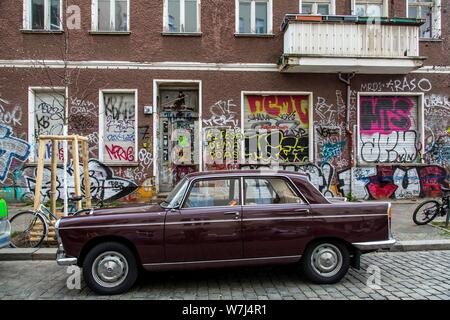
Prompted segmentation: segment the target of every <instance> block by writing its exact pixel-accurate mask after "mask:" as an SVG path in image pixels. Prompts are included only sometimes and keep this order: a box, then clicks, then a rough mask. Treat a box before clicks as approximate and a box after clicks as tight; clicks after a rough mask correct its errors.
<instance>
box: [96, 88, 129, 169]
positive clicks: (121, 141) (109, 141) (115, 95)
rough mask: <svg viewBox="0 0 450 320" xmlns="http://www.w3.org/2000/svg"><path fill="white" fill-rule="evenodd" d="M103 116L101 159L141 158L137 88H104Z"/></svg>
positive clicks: (116, 161) (111, 161)
mask: <svg viewBox="0 0 450 320" xmlns="http://www.w3.org/2000/svg"><path fill="white" fill-rule="evenodd" d="M99 119H100V125H99V128H100V130H99V131H100V132H99V137H100V145H101V147H100V149H99V150H100V153H99V154H100V160H101V161H104V162H106V163H108V164H125V165H126V164H130V163H135V162H137V90H124V91H102V92H101V94H100V117H99Z"/></svg>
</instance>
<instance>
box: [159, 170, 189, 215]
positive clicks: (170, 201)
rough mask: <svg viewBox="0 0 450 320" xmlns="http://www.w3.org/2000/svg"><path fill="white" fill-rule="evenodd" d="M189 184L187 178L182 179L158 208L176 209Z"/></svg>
mask: <svg viewBox="0 0 450 320" xmlns="http://www.w3.org/2000/svg"><path fill="white" fill-rule="evenodd" d="M188 184H189V180H188V179H187V178H183V179H181V180H180V182H178V184H177V185H176V186H175V188H174V189H173V190H172V192H170V193H169V195H168V196H167V198H166V200H164V201H163V202H161V203H160V206H161V207H163V208H169V209H172V208H176V207H178V206H179V205H180V204H181V201H182V200H183V195H184V193H185V191H186V188H187V186H188Z"/></svg>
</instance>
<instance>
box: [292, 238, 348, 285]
mask: <svg viewBox="0 0 450 320" xmlns="http://www.w3.org/2000/svg"><path fill="white" fill-rule="evenodd" d="M301 267H302V270H303V273H304V274H305V276H306V277H307V278H308V279H309V280H311V281H312V282H314V283H318V284H332V283H336V282H339V281H340V280H341V279H342V278H343V277H344V276H345V275H346V274H347V271H348V269H349V267H350V254H349V251H348V249H347V247H346V246H345V245H344V244H342V243H340V242H338V241H319V242H315V243H313V244H311V245H309V246H308V247H307V248H306V250H305V252H304V255H303V257H302V260H301Z"/></svg>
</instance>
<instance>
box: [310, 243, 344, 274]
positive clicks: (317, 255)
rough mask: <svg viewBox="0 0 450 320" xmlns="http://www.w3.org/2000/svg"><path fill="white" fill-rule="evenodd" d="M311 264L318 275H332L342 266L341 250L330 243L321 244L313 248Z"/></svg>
mask: <svg viewBox="0 0 450 320" xmlns="http://www.w3.org/2000/svg"><path fill="white" fill-rule="evenodd" d="M311 265H312V267H313V268H314V270H315V271H316V272H318V273H319V274H320V275H322V276H324V277H332V276H334V275H335V274H336V273H338V272H339V270H340V269H341V267H342V254H341V251H340V250H339V249H338V248H337V247H336V246H334V245H332V244H329V243H324V244H321V245H319V246H318V247H316V248H315V249H314V251H313V253H312V255H311Z"/></svg>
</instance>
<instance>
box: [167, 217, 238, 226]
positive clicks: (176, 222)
mask: <svg viewBox="0 0 450 320" xmlns="http://www.w3.org/2000/svg"><path fill="white" fill-rule="evenodd" d="M216 222H241V220H240V219H234V218H233V219H218V220H190V221H175V222H166V225H168V224H170V225H176V224H200V223H216Z"/></svg>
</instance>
